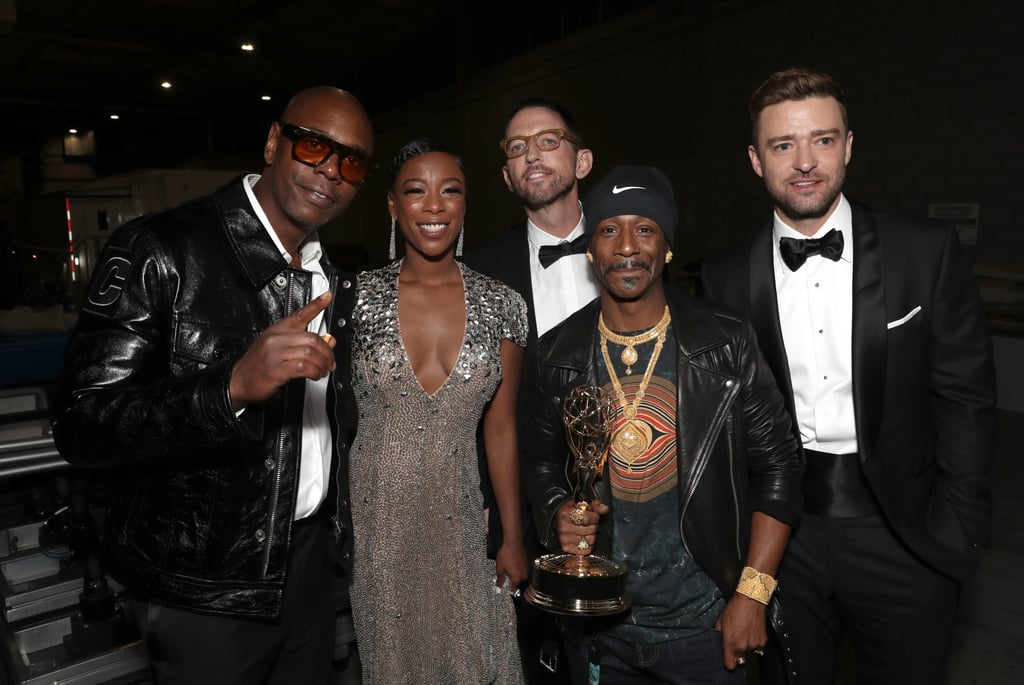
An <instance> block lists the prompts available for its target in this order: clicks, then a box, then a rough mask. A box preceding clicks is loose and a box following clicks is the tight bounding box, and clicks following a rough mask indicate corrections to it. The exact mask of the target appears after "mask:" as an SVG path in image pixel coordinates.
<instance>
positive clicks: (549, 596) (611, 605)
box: [524, 385, 629, 616]
mask: <svg viewBox="0 0 1024 685" xmlns="http://www.w3.org/2000/svg"><path fill="white" fill-rule="evenodd" d="M613 416H614V400H613V398H612V397H611V395H608V394H607V393H605V392H604V390H603V389H601V388H600V387H597V386H594V385H581V386H577V387H575V388H573V389H572V391H570V392H569V394H568V395H567V396H566V398H565V401H564V402H563V403H562V417H563V421H564V423H565V435H566V439H567V441H568V443H569V449H570V451H571V452H572V456H573V458H574V460H573V469H572V472H573V477H574V479H575V483H574V488H573V501H574V502H575V503H576V509H575V510H574V511H573V514H576V512H582V511H583V510H585V509H586V508H588V507H589V506H590V503H591V502H593V501H594V498H595V493H594V481H596V480H597V477H598V476H599V475H600V474H601V471H602V470H603V469H604V464H605V459H606V458H607V456H608V446H609V444H610V442H611V437H612V421H613ZM570 516H572V514H571V515H570ZM580 549H581V550H586V549H589V545H588V544H587V543H586V540H585V539H583V540H581V541H580ZM625 588H626V566H625V565H624V564H621V563H619V562H617V561H614V560H612V559H608V558H605V557H602V556H599V555H597V554H590V555H582V554H566V553H564V552H562V553H556V554H545V555H543V556H541V557H538V558H537V559H535V560H534V562H533V572H532V574H531V577H530V586H529V587H528V588H527V589H526V592H525V593H524V597H525V598H526V601H528V602H529V603H530V604H532V605H534V606H536V607H537V608H539V609H543V610H544V611H549V612H551V613H555V614H565V615H569V616H606V615H610V614H617V613H619V612H621V611H625V610H626V609H628V608H629V601H628V599H627V598H626V597H625V595H624V593H625Z"/></svg>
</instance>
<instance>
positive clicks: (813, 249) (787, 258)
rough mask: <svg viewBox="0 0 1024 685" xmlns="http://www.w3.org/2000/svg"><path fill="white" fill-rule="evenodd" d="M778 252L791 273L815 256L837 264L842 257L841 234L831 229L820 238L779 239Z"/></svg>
mask: <svg viewBox="0 0 1024 685" xmlns="http://www.w3.org/2000/svg"><path fill="white" fill-rule="evenodd" d="M779 252H780V253H782V261H784V262H785V263H786V266H788V267H789V268H790V270H791V271H796V270H797V269H799V268H800V267H801V266H803V265H804V262H806V261H807V258H808V257H810V256H811V255H815V254H820V255H821V256H822V257H824V258H825V259H831V260H832V261H833V262H838V261H839V258H840V257H842V256H843V234H842V233H840V232H839V231H837V230H836V229H834V228H833V229H832V230H831V231H829V232H828V233H826V234H825V235H823V236H821V237H820V238H806V239H802V238H779Z"/></svg>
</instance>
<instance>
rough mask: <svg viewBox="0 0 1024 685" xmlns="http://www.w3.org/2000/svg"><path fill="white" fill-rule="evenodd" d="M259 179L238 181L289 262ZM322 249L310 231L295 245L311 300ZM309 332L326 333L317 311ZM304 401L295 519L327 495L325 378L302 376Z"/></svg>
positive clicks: (322, 281)
mask: <svg viewBox="0 0 1024 685" xmlns="http://www.w3.org/2000/svg"><path fill="white" fill-rule="evenodd" d="M259 178H260V176H259V174H249V175H248V176H246V177H245V181H244V183H243V184H242V185H243V187H244V188H245V194H246V195H247V196H248V197H249V202H251V203H252V209H253V211H254V212H255V213H256V216H257V217H258V218H259V220H260V223H262V224H263V228H265V229H266V231H267V234H269V235H270V239H271V240H273V241H274V245H276V246H277V249H278V250H279V251H280V252H281V257H282V259H284V261H285V263H291V261H292V256H291V255H290V254H289V253H288V251H287V250H285V249H284V245H282V244H281V240H280V239H279V238H278V237H277V233H276V232H274V229H273V228H271V226H270V220H269V219H268V218H267V215H266V213H265V212H264V211H263V208H262V207H260V203H259V202H257V200H256V195H255V194H254V193H253V190H252V187H253V185H255V183H256V181H258V180H259ZM322 256H323V249H322V248H321V246H320V239H319V237H318V236H317V234H315V233H314V234H313V235H311V236H310V237H309V239H308V240H306V241H305V242H304V243H303V244H302V247H300V248H299V259H300V260H301V262H302V269H303V270H304V271H309V272H310V273H312V274H313V292H312V293H311V297H312V298H313V299H315V298H317V297H320V296H321V295H323V294H324V293H325V292H327V289H328V288H329V287H330V283H329V282H328V280H327V274H325V273H324V270H323V267H322V266H320V258H321V257H322ZM306 330H308V331H309V332H310V333H316V334H317V335H323V334H324V333H326V332H327V327H326V326H325V325H324V314H323V312H320V313H319V314H317V315H316V318H314V319H313V320H312V321H310V322H309V326H307V327H306ZM305 395H306V400H305V406H304V407H303V409H302V437H301V439H300V444H301V445H302V450H301V453H300V456H299V492H298V498H297V499H296V502H295V520H296V521H298V520H300V519H304V518H306V517H307V516H310V515H312V514H314V513H315V512H316V510H317V509H318V508H319V507H320V504H321V502H323V501H324V498H325V497H326V496H327V479H328V478H329V477H330V474H329V471H330V468H331V427H330V424H329V423H328V420H327V378H321V379H319V380H315V381H314V380H310V379H308V378H307V379H306V393H305Z"/></svg>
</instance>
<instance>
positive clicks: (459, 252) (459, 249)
mask: <svg viewBox="0 0 1024 685" xmlns="http://www.w3.org/2000/svg"><path fill="white" fill-rule="evenodd" d="M465 234H466V222H465V221H463V222H462V226H461V227H460V228H459V244H458V245H456V246H455V256H456V257H461V256H462V237H463V236H464V235H465Z"/></svg>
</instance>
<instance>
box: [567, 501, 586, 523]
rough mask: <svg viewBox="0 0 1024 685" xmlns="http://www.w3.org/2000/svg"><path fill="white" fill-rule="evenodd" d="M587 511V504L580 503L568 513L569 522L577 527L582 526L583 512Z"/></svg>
mask: <svg viewBox="0 0 1024 685" xmlns="http://www.w3.org/2000/svg"><path fill="white" fill-rule="evenodd" d="M586 510H587V503H586V502H580V503H579V504H577V505H576V508H575V509H573V510H572V511H570V512H569V520H570V521H572V522H573V523H574V524H576V525H577V526H582V525H583V512H585V511H586Z"/></svg>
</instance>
